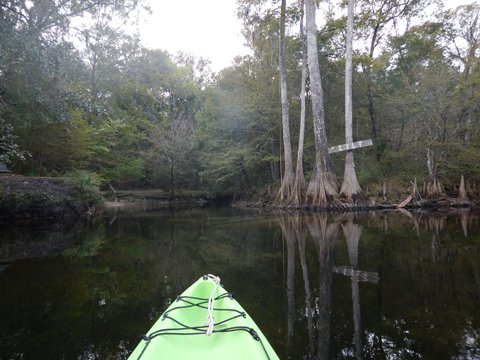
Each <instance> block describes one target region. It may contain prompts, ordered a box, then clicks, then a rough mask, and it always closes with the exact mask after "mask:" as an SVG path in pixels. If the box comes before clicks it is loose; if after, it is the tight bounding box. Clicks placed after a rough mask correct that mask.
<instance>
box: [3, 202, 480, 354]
mask: <svg viewBox="0 0 480 360" xmlns="http://www.w3.org/2000/svg"><path fill="white" fill-rule="evenodd" d="M479 220H480V217H479V216H478V215H475V214H472V213H469V211H468V210H465V211H458V212H456V213H452V214H438V213H437V214H430V215H429V214H426V213H418V214H414V215H412V214H409V213H403V214H402V213H398V212H390V213H376V214H373V213H372V214H368V215H356V216H346V215H343V216H320V215H316V216H314V215H303V216H299V215H279V214H260V213H258V212H256V211H239V210H234V209H195V210H181V211H175V212H172V211H151V212H136V211H121V212H117V213H116V214H114V213H111V214H108V216H106V219H105V221H104V222H101V223H99V224H97V225H95V226H92V227H90V228H88V229H85V228H72V229H69V230H65V229H61V228H60V229H49V230H45V229H13V228H8V229H4V230H2V231H0V241H1V242H0V249H1V250H0V251H1V254H2V256H3V257H4V258H5V257H9V258H10V259H13V258H15V257H17V258H18V257H22V254H23V256H25V255H27V256H29V258H27V259H20V260H18V259H17V260H15V261H10V262H8V263H5V261H4V262H3V263H0V359H2V360H5V359H124V358H126V357H128V354H129V353H130V351H131V350H132V349H133V348H134V347H135V345H136V344H137V343H138V341H139V339H140V336H141V335H142V334H143V333H145V332H146V331H147V330H148V329H149V327H150V326H151V325H152V323H153V322H154V321H155V320H156V319H157V318H158V317H159V316H160V314H161V313H162V312H163V311H164V310H165V308H166V307H167V306H168V304H169V303H170V302H171V301H173V300H174V299H175V297H176V295H177V294H179V293H181V292H182V291H183V290H184V289H185V288H186V287H187V286H189V285H190V284H191V283H192V282H193V281H195V280H196V279H197V278H198V277H200V276H201V275H203V274H206V273H213V274H216V275H219V276H220V277H221V278H222V283H223V284H224V285H225V287H226V288H227V290H229V291H231V292H234V293H235V294H236V298H237V300H238V301H239V302H240V303H241V304H242V305H243V306H244V308H245V309H246V310H247V311H248V312H249V313H250V315H251V316H252V317H253V318H254V319H255V321H256V322H257V324H258V325H259V327H260V328H261V329H262V330H263V332H264V333H265V335H266V336H267V338H268V339H269V340H270V342H271V343H272V345H273V347H274V348H275V350H276V351H277V353H278V354H279V356H280V358H282V359H287V358H289V359H362V358H363V359H480V224H479ZM45 249H47V250H48V251H46V250H45ZM42 251H43V252H42ZM47 252H48V253H53V254H50V255H45V253H47ZM7 255H8V256H7Z"/></svg>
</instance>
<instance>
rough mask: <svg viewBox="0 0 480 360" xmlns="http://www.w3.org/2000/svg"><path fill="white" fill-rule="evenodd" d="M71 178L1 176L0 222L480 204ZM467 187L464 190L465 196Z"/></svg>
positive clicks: (459, 195) (413, 190) (460, 195)
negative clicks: (217, 208)
mask: <svg viewBox="0 0 480 360" xmlns="http://www.w3.org/2000/svg"><path fill="white" fill-rule="evenodd" d="M80 178H81V177H80V176H77V177H76V178H75V179H73V180H72V179H71V178H54V177H29V176H22V175H4V176H0V220H1V221H2V222H3V223H7V222H8V223H12V221H13V223H19V224H23V223H28V222H31V221H37V220H38V221H42V220H54V221H55V223H69V222H72V221H75V222H78V221H81V222H85V223H88V222H90V221H92V220H93V219H94V218H96V216H98V214H99V213H101V212H102V211H103V210H105V209H111V208H119V207H132V206H133V207H138V206H140V207H141V208H142V209H172V208H173V209H174V208H179V207H183V206H194V207H202V206H209V205H231V206H234V207H239V208H241V207H245V208H261V209H264V210H270V209H271V210H285V211H294V210H300V211H305V210H306V211H315V212H350V211H351V212H358V211H365V212H368V211H374V210H382V209H431V210H437V209H449V208H458V207H468V208H478V207H479V205H480V201H479V197H478V194H477V193H476V192H475V191H474V190H475V187H472V186H468V187H466V186H465V182H464V180H463V177H462V181H461V183H460V185H459V186H458V187H457V188H453V189H452V190H451V191H450V192H449V193H442V194H440V195H436V196H433V197H432V196H430V197H426V196H425V195H424V194H425V189H423V187H422V188H419V187H417V185H416V182H412V183H411V186H410V188H409V189H408V190H405V191H398V190H397V191H391V192H389V191H388V190H387V188H388V187H387V186H386V185H385V184H384V185H383V186H382V190H381V193H375V192H373V191H371V192H369V191H368V190H367V191H365V193H363V194H362V195H359V196H354V197H353V199H352V200H351V201H347V199H346V198H342V197H336V198H332V199H330V202H329V203H328V205H327V206H324V207H310V206H288V205H284V204H278V203H277V202H276V200H275V198H276V190H275V188H273V187H269V188H267V189H263V190H262V191H252V192H251V193H248V194H245V193H244V194H241V195H238V194H227V193H225V194H221V195H219V194H217V195H209V194H208V193H207V192H205V191H194V190H189V191H179V192H177V193H176V196H175V197H174V198H172V197H171V194H170V193H169V192H166V191H164V190H161V189H132V190H115V189H113V188H112V187H111V188H110V189H108V190H106V191H103V192H100V191H99V190H98V188H97V187H96V186H94V185H91V184H90V185H88V186H89V187H87V186H86V185H85V181H83V182H82V181H81V180H79V179H80ZM467 188H468V191H467Z"/></svg>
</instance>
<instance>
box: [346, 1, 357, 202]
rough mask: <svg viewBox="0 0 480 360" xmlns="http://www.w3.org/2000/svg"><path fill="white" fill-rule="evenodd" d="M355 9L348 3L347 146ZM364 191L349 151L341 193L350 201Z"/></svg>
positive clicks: (349, 126) (349, 135)
mask: <svg viewBox="0 0 480 360" xmlns="http://www.w3.org/2000/svg"><path fill="white" fill-rule="evenodd" d="M354 8H355V0H349V1H348V20H347V44H346V45H347V46H346V54H345V141H346V143H347V144H349V143H352V142H353V135H352V118H353V101H352V92H353V91H352V82H353V81H352V76H353V65H352V53H353V49H352V45H353V12H354ZM361 190H362V189H361V188H360V185H359V184H358V180H357V174H356V172H355V163H354V161H353V151H351V150H350V151H347V154H346V155H345V171H344V175H343V183H342V189H341V193H342V194H344V195H345V196H346V197H347V199H348V200H352V196H353V195H355V194H358V193H359V192H360V191H361Z"/></svg>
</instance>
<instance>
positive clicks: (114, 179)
mask: <svg viewBox="0 0 480 360" xmlns="http://www.w3.org/2000/svg"><path fill="white" fill-rule="evenodd" d="M144 175H145V161H144V160H143V159H133V160H130V161H127V162H124V163H120V164H118V165H116V166H114V167H113V168H110V169H105V170H104V171H103V177H104V178H105V180H106V181H107V182H109V183H113V184H121V185H123V184H128V183H132V182H134V181H136V180H137V179H141V178H143V177H144Z"/></svg>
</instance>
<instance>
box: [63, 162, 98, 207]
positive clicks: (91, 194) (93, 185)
mask: <svg viewBox="0 0 480 360" xmlns="http://www.w3.org/2000/svg"><path fill="white" fill-rule="evenodd" d="M66 176H67V179H68V180H69V182H70V183H71V184H72V185H73V186H74V188H75V189H76V190H77V192H78V193H79V195H80V196H81V197H82V199H83V200H84V201H86V202H88V203H89V204H90V205H95V204H98V203H100V202H102V200H103V199H102V195H101V193H100V190H99V188H100V185H101V184H102V183H103V182H104V180H103V179H102V177H101V176H100V175H98V174H96V173H93V172H89V171H85V170H74V171H72V172H70V173H68V174H67V175H66Z"/></svg>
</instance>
